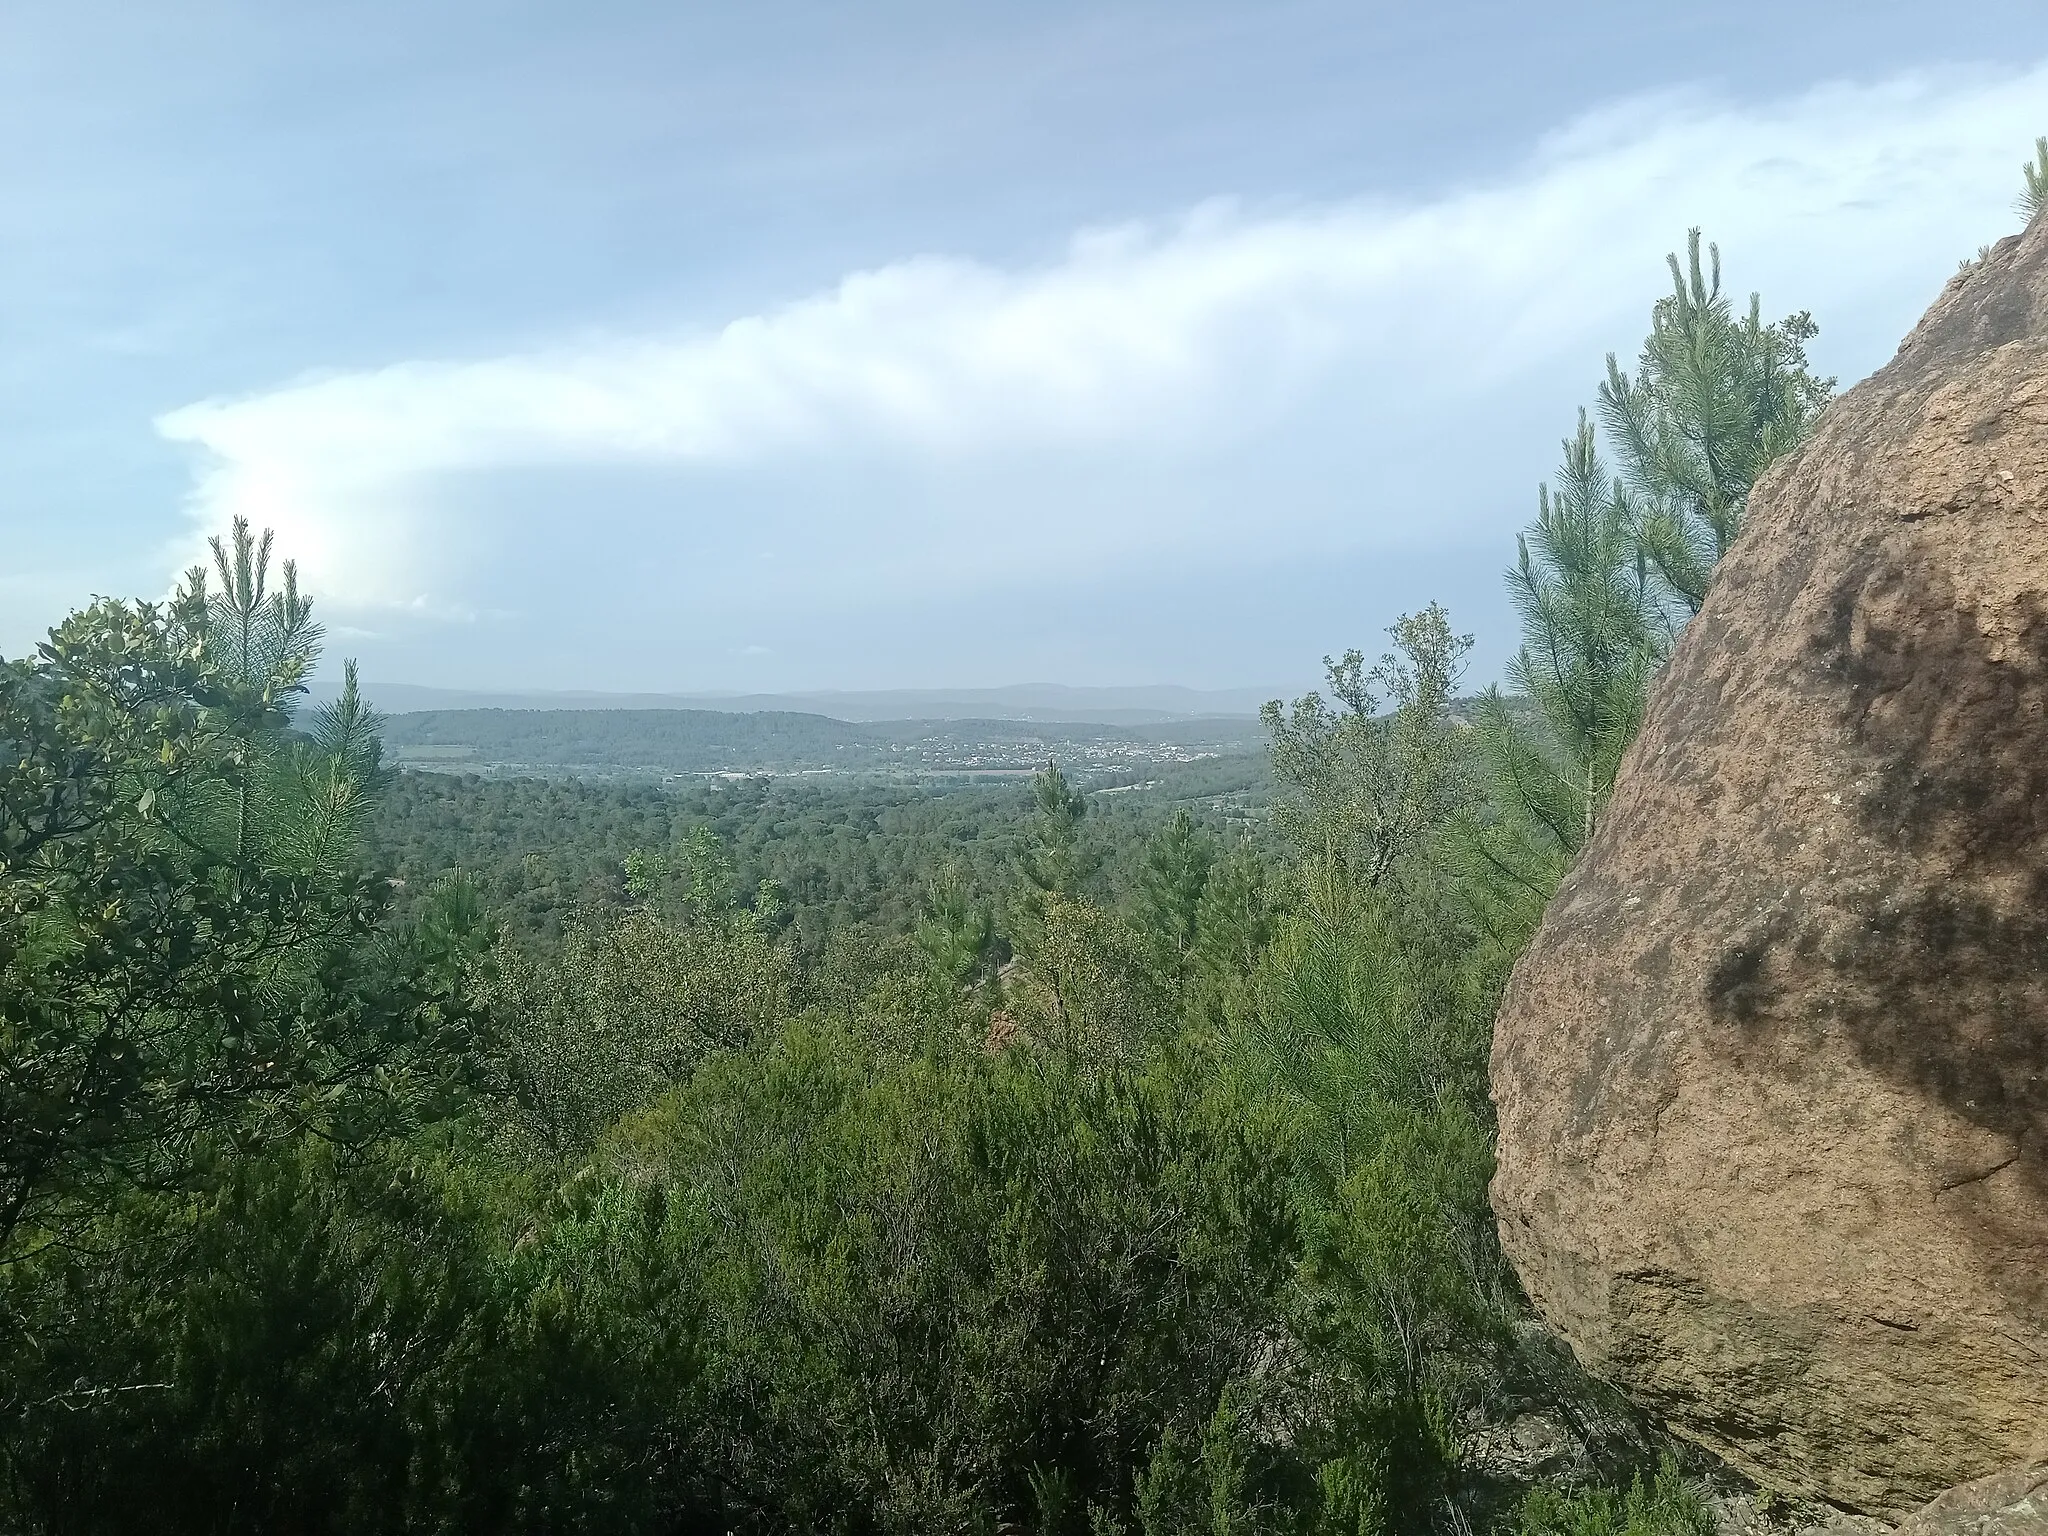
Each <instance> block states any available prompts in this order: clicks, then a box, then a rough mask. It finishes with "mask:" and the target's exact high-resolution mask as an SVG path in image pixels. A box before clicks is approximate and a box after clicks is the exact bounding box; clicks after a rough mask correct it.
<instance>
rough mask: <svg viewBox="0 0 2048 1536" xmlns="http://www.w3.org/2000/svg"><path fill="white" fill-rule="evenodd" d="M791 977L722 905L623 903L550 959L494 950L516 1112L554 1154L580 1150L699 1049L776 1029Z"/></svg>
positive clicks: (673, 1079) (691, 1062)
mask: <svg viewBox="0 0 2048 1536" xmlns="http://www.w3.org/2000/svg"><path fill="white" fill-rule="evenodd" d="M793 981H794V975H793V968H792V966H791V964H790V960H789V956H788V953H787V951H785V950H783V949H782V948H780V947H779V946H777V945H776V944H774V943H773V942H772V941H771V940H769V939H768V938H767V937H765V936H764V935H763V934H762V932H761V931H760V929H759V928H758V927H757V926H756V925H755V924H753V923H751V922H747V921H744V920H736V919H733V918H732V917H731V916H730V915H729V912H728V913H726V914H720V913H717V912H716V911H713V912H710V913H706V914H704V915H700V916H699V917H697V918H696V920H694V921H690V922H685V923H681V924H676V923H670V922H665V921H663V920H662V919H660V918H658V917H655V916H653V915H651V914H649V913H645V912H630V913H627V914H625V915H624V916H622V917H620V918H618V919H616V920H614V921H612V922H610V923H608V924H605V925H604V926H601V927H596V928H591V929H580V930H577V931H576V932H574V933H572V934H571V936H570V938H569V941H568V942H567V943H566V944H565V945H564V946H563V947H562V949H561V952H560V953H559V954H557V955H554V956H551V957H549V958H546V959H534V958H532V957H529V956H526V955H523V954H521V953H519V952H518V951H517V950H513V949H505V950H502V951H501V952H500V953H499V954H498V956H497V974H496V978H495V981H494V983H493V985H492V986H491V989H490V991H489V994H488V1001H489V1005H490V1007H491V1010H492V1012H493V1014H494V1015H495V1016H496V1018H497V1019H498V1020H499V1021H500V1023H499V1031H500V1033H499V1039H500V1048H501V1052H502V1055H501V1062H502V1072H503V1076H504V1079H505V1088H506V1093H507V1096H508V1098H509V1100H510V1103H511V1107H512V1113H511V1123H512V1124H514V1125H516V1126H517V1127H518V1128H519V1129H520V1130H521V1131H522V1132H523V1133H524V1134H525V1136H526V1137H527V1138H528V1139H529V1141H530V1142H531V1143H532V1145H533V1146H535V1147H536V1148H538V1149H539V1150H540V1151H542V1152H543V1153H544V1154H545V1155H546V1156H548V1157H550V1158H554V1159H564V1158H569V1157H573V1156H575V1155H577V1154H579V1153H580V1152H581V1151H583V1150H585V1149H587V1148H588V1147H589V1146H590V1145H591V1143H592V1142H594V1141H595V1140H596V1138H597V1137H598V1135H599V1134H600V1133H601V1132H603V1131H604V1130H605V1129H606V1128H608V1127H609V1126H610V1125H611V1124H612V1123H613V1122H614V1121H616V1120H617V1119H619V1117H620V1116H622V1115H624V1114H626V1113H628V1112H629V1111H631V1110H634V1109H637V1108H639V1107H640V1106H641V1105H643V1104H645V1103H648V1102H649V1101H651V1100H652V1099H654V1098H655V1097H657V1096H658V1095H659V1094H660V1093H661V1092H662V1091H664V1090H665V1089H666V1088H667V1087H669V1086H670V1085H671V1084H674V1083H677V1082H680V1081H683V1080H684V1079H686V1078H688V1077H689V1075H690V1074H691V1073H692V1072H694V1071H695V1070H696V1068H697V1067H698V1065H699V1064H700V1063H701V1062H702V1061H703V1060H704V1059H705V1058H706V1057H707V1056H710V1055H712V1054H713V1053H715V1052H719V1051H731V1050H737V1049H739V1048H740V1047H741V1046H743V1045H745V1044H746V1043H747V1042H748V1041H750V1040H753V1039H755V1038H757V1037H759V1036H760V1035H762V1034H764V1033H765V1032H766V1031H768V1030H769V1029H770V1028H772V1027H773V1025H774V1024H775V1022H776V1021H777V1020H778V1019H779V1018H780V1017H781V1016H782V1014H783V1012H784V1011H785V1008H786V1006H787V1003H788V1000H789V995H790V990H791V986H792V984H793Z"/></svg>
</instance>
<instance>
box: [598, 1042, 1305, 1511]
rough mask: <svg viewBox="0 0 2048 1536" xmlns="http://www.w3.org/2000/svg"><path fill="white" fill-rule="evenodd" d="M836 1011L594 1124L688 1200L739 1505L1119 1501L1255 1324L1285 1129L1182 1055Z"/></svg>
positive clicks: (631, 1162)
mask: <svg viewBox="0 0 2048 1536" xmlns="http://www.w3.org/2000/svg"><path fill="white" fill-rule="evenodd" d="M855 1022H856V1021H850V1020H849V1021H820V1022H819V1023H817V1024H812V1025H802V1026H795V1027H792V1028H789V1029H787V1030H785V1031H784V1033H783V1034H782V1035H781V1037H780V1038H779V1039H778V1040H777V1042H776V1043H775V1044H774V1045H773V1046H772V1047H770V1048H769V1049H767V1050H765V1051H763V1052H760V1053H757V1054H753V1055H750V1056H748V1057H746V1058H740V1057H732V1058H725V1059H721V1060H719V1061H717V1062H714V1063H712V1064H711V1065H709V1066H708V1067H707V1068H706V1069H705V1070H704V1071H703V1072H701V1073H700V1074H699V1075H698V1076H697V1078H696V1079H694V1080H693V1081H692V1082H691V1083H690V1084H688V1085H687V1086H686V1087H684V1088H682V1089H679V1090H678V1091H677V1092H676V1093H675V1094H674V1095H673V1096H672V1097H671V1098H670V1099H669V1100H667V1101H665V1102H664V1103H663V1104H662V1105H660V1106H658V1107H656V1108H655V1109H653V1110H650V1111H648V1112H646V1113H645V1114H643V1115H641V1116H639V1117H636V1118H634V1119H631V1120H629V1121H627V1122H626V1123H625V1124H624V1125H622V1126H621V1127H620V1128H619V1130H618V1131H617V1133H616V1134H615V1136H614V1138H613V1140H612V1143H611V1146H612V1152H611V1154H610V1155H611V1159H612V1162H613V1164H614V1165H615V1166H616V1167H618V1168H619V1169H620V1170H622V1173H623V1174H624V1176H625V1177H627V1178H629V1179H632V1180H635V1181H638V1182H640V1183H641V1184H642V1185H643V1186H644V1187H647V1188H651V1189H656V1190H660V1191H663V1192H664V1194H665V1197H666V1198H667V1200H668V1201H669V1203H670V1204H671V1206H674V1205H676V1204H678V1203H680V1202H689V1203H690V1204H691V1205H692V1206H693V1208H694V1209H696V1210H697V1211H698V1212H699V1217H698V1220H697V1224H696V1227H695V1229H694V1232H693V1237H692V1241H693V1243H694V1244H695V1245H696V1246H695V1247H694V1248H693V1250H692V1251H691V1254H690V1263H691V1266H692V1267H693V1268H694V1269H695V1270H696V1272H697V1273H699V1274H700V1275H701V1276H702V1280H701V1285H702V1292H701V1294H702V1297H703V1305H704V1308H705V1311H704V1314H703V1315H704V1329H705V1334H704V1337H705V1346H706V1350H707V1356H706V1358H707V1361H708V1371H709V1382H710V1385H709V1391H710V1394H711V1396H710V1411H711V1412H712V1414H713V1415H714V1417H715V1418H717V1419H718V1421H720V1422H723V1423H726V1424H729V1425H731V1426H733V1427H734V1430H735V1432H737V1433H741V1434H744V1435H745V1436H746V1437H747V1441H748V1444H747V1447H746V1450H745V1453H744V1454H745V1457H746V1460H745V1461H744V1462H743V1463H742V1464H741V1465H740V1466H739V1467H738V1468H736V1469H735V1471H736V1474H737V1475H743V1476H744V1479H745V1485H746V1487H747V1488H748V1489H749V1496H750V1498H751V1499H758V1500H760V1501H761V1504H760V1508H759V1510H758V1513H757V1516H756V1518H757V1520H758V1521H759V1522H762V1527H764V1528H770V1529H813V1530H842V1529H878V1530H901V1531H919V1530H930V1529H935V1528H948V1529H952V1528H961V1527H963V1526H966V1527H977V1526H980V1525H982V1524H983V1523H984V1522H992V1521H993V1520H994V1519H996V1518H999V1517H1000V1516H1002V1515H1003V1514H1004V1513H1005V1512H1008V1513H1010V1514H1011V1515H1013V1516H1017V1515H1025V1514H1030V1513H1033V1512H1036V1513H1038V1514H1039V1515H1040V1516H1041V1517H1049V1518H1052V1519H1055V1520H1057V1521H1059V1522H1061V1524H1060V1528H1063V1529H1078V1528H1080V1527H1079V1526H1078V1525H1077V1524H1074V1523H1072V1522H1079V1521H1080V1520H1081V1519H1082V1518H1083V1511H1084V1510H1085V1508H1086V1507H1087V1506H1088V1505H1091V1504H1092V1505H1095V1506H1097V1507H1098V1508H1100V1509H1103V1510H1106V1511H1109V1512H1111V1513H1112V1514H1119V1515H1120V1514H1122V1513H1123V1512H1127V1511H1128V1510H1129V1507H1130V1503H1131V1500H1132V1498H1133V1474H1134V1469H1136V1468H1139V1467H1142V1466H1143V1465H1144V1464H1145V1461H1146V1458H1147V1457H1148V1456H1149V1455H1150V1454H1151V1451H1152V1447H1153V1446H1154V1444H1155V1443H1156V1442H1157V1441H1158V1439H1159V1437H1160V1436H1161V1434H1162V1432H1163V1431H1164V1430H1165V1428H1166V1427H1167V1426H1169V1425H1172V1424H1176V1423H1188V1422H1194V1423H1200V1422H1203V1421H1206V1420H1207V1419H1208V1417H1209V1416H1210V1414H1211V1413H1212V1412H1213V1411H1214V1409H1215V1406H1216V1404H1217V1403H1218V1401H1219V1400H1220V1398H1221V1395H1222V1394H1223V1393H1224V1391H1225V1390H1226V1388H1227V1386H1228V1384H1229V1383H1230V1382H1231V1381H1233V1380H1234V1379H1237V1378H1238V1377H1240V1376H1242V1375H1243V1374H1244V1373H1246V1372H1247V1371H1248V1370H1249V1369H1250V1367H1251V1365H1252V1363H1253V1360H1254V1358H1255V1355H1256V1352H1257V1350H1258V1349H1259V1347H1260V1344H1259V1341H1260V1340H1261V1339H1262V1338H1264V1337H1266V1336H1267V1335H1268V1334H1269V1332H1270V1330H1271V1329H1272V1327H1273V1326H1274V1309H1275V1297H1276V1293H1277V1289H1278V1282H1279V1281H1280V1280H1281V1278H1282V1277H1283V1276H1284V1275H1285V1274H1286V1272H1287V1271H1288V1268H1289V1266H1290V1265H1291V1263H1292V1260H1293V1253H1294V1245H1293V1232H1292V1224H1291V1218H1290V1215H1289V1212H1288V1210H1287V1207H1286V1202H1285V1201H1284V1200H1283V1199H1281V1198H1279V1183H1280V1181H1281V1179H1282V1178H1283V1177H1284V1172H1283V1170H1284V1160H1285V1154H1284V1141H1282V1140H1281V1139H1280V1138H1278V1137H1277V1136H1276V1134H1275V1131H1274V1128H1273V1127H1272V1126H1271V1125H1270V1124H1269V1123H1267V1122H1265V1121H1264V1120H1262V1119H1261V1117H1260V1116H1259V1115H1258V1114H1257V1113H1256V1112H1255V1111H1254V1112H1251V1113H1247V1106H1244V1105H1242V1104H1239V1103H1236V1102H1234V1101H1232V1100H1231V1099H1230V1098H1229V1097H1228V1096H1227V1095H1225V1094H1224V1093H1222V1092H1221V1091H1220V1090H1219V1089H1218V1088H1217V1086H1216V1085H1215V1084H1214V1083H1213V1080H1211V1079H1209V1078H1208V1077H1207V1076H1206V1075H1205V1074H1202V1073H1200V1072H1199V1071H1198V1070H1195V1068H1194V1065H1193V1064H1192V1063H1188V1064H1183V1065H1176V1064H1174V1063H1172V1062H1169V1061H1163V1060H1162V1061H1156V1062H1155V1063H1154V1064H1153V1065H1152V1066H1151V1067H1149V1068H1147V1069H1146V1070H1144V1071H1142V1072H1139V1071H1130V1070H1125V1069H1122V1068H1110V1069H1098V1067H1097V1066H1096V1065H1095V1064H1094V1063H1093V1062H1092V1061H1090V1060H1088V1059H1086V1058H1083V1057H1080V1056H1077V1055H1075V1054H1074V1053H1071V1052H1069V1051H1067V1050H1065V1049H1062V1048H1058V1047H1051V1048H1044V1047H1023V1046H1019V1047H1013V1048H1012V1049H1010V1050H1007V1051H1001V1052H996V1053H993V1054H991V1053H988V1052H986V1051H984V1050H982V1049H981V1047H980V1045H979V1043H978V1042H974V1041H963V1040H961V1039H960V1038H959V1037H958V1036H956V1035H954V1034H952V1033H950V1032H947V1031H939V1032H937V1033H935V1034H933V1035H931V1036H928V1037H926V1039H925V1040H924V1042H923V1043H922V1044H920V1045H915V1046H912V1047H910V1048H908V1049H903V1050H898V1051H892V1052H885V1053H883V1054H881V1055H879V1056H878V1055H876V1054H874V1053H873V1052H872V1051H871V1050H870V1048H869V1047H868V1046H866V1045H865V1044H864V1043H863V1042H864V1041H865V1040H867V1039H868V1038H870V1032H869V1031H868V1030H866V1029H863V1028H859V1027H849V1026H851V1025H854V1024H855ZM826 1191H829V1192H830V1194H829V1198H828V1199H821V1198H820V1193H821V1192H826Z"/></svg>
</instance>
